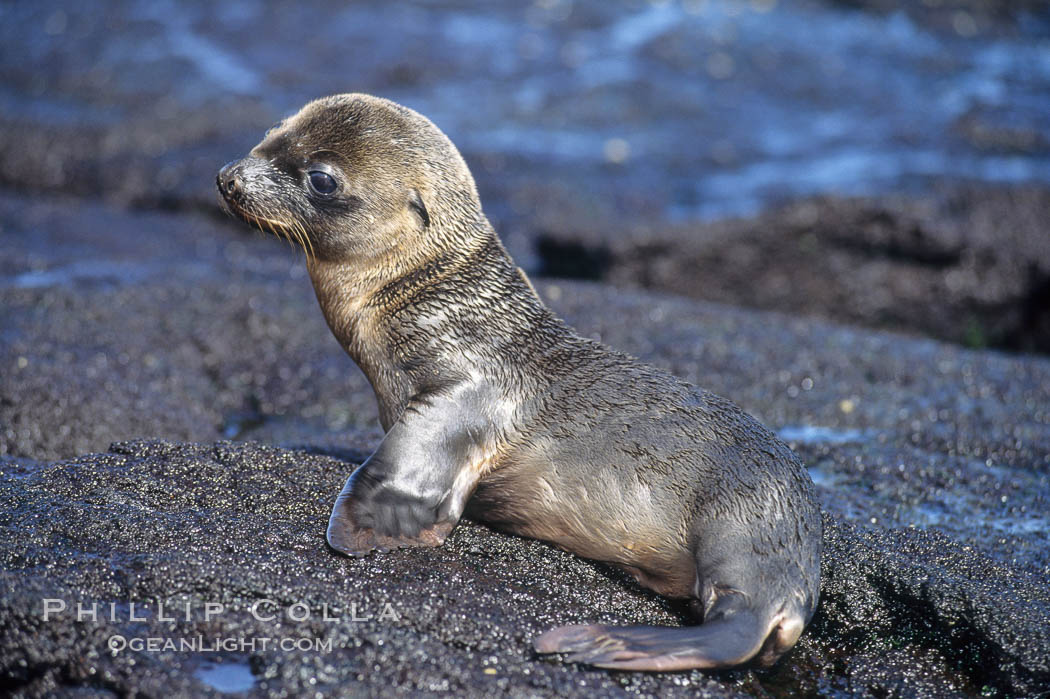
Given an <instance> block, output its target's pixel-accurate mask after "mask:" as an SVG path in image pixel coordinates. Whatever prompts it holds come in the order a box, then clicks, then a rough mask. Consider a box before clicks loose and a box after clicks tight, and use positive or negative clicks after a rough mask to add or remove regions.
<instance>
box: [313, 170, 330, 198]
mask: <svg viewBox="0 0 1050 699" xmlns="http://www.w3.org/2000/svg"><path fill="white" fill-rule="evenodd" d="M307 174H309V176H310V187H312V188H313V190H314V191H315V192H317V193H318V194H331V193H332V192H334V191H335V188H336V184H335V178H333V177H332V176H331V175H329V174H328V173H327V172H321V171H320V170H311V171H310V172H309V173H307Z"/></svg>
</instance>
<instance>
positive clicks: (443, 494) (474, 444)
mask: <svg viewBox="0 0 1050 699" xmlns="http://www.w3.org/2000/svg"><path fill="white" fill-rule="evenodd" d="M480 393H481V390H480V389H479V388H478V387H476V386H466V385H461V386H455V387H450V388H444V389H442V390H440V391H438V392H432V393H429V394H426V395H420V396H417V397H416V398H415V399H413V400H412V401H411V402H410V403H409V405H408V406H407V407H406V408H405V410H404V412H403V413H402V415H401V417H400V418H398V420H397V422H395V423H394V424H393V425H392V426H391V428H390V430H389V431H388V432H387V434H386V437H384V438H383V442H382V444H380V445H379V448H378V449H376V450H375V453H373V454H372V455H371V456H370V457H369V458H368V460H367V461H365V462H364V463H363V464H362V465H361V466H360V467H359V468H358V469H357V470H356V471H354V472H353V474H351V476H350V478H349V479H348V480H347V482H346V485H345V486H343V490H342V492H340V493H339V497H338V498H337V499H336V502H335V506H334V507H333V508H332V515H331V517H330V518H329V520H328V537H327V538H328V543H329V545H330V546H331V547H332V548H334V549H335V550H337V551H339V552H341V553H345V554H349V555H351V556H363V555H365V554H367V553H368V552H370V551H373V550H377V549H378V550H380V551H386V550H389V549H395V548H400V547H406V546H440V545H441V544H442V543H443V542H444V541H445V537H447V536H448V534H449V533H450V532H451V531H452V528H453V527H455V526H456V523H457V522H458V521H459V517H460V515H461V514H462V513H463V507H464V506H465V504H466V501H467V499H468V498H469V497H470V494H471V493H472V492H473V490H474V487H475V485H477V482H478V479H479V478H480V476H481V473H482V470H483V468H484V467H485V465H486V462H487V461H488V460H489V459H490V457H491V447H490V444H489V442H490V440H489V437H488V435H489V434H490V433H491V429H489V428H488V427H487V425H485V424H484V423H483V422H482V420H481V418H480V417H479V416H480V415H482V414H483V411H481V410H478V409H477V408H479V404H478V400H479V397H480V395H479V394H480Z"/></svg>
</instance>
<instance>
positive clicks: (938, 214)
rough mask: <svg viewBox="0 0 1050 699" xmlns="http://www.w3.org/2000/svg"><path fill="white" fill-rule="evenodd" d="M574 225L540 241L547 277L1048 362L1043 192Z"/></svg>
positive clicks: (1048, 207)
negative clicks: (681, 221)
mask: <svg viewBox="0 0 1050 699" xmlns="http://www.w3.org/2000/svg"><path fill="white" fill-rule="evenodd" d="M573 221H574V219H572V218H565V217H561V218H558V217H551V220H550V225H549V226H547V227H546V228H545V231H546V232H545V233H544V234H543V235H542V236H541V237H540V240H539V246H538V251H539V254H540V257H541V258H542V265H543V268H544V269H545V270H547V271H548V272H549V273H551V274H556V275H560V276H572V277H577V278H585V279H604V280H606V281H609V282H612V283H614V284H617V285H623V286H640V287H644V288H649V289H661V290H666V291H672V292H674V293H678V294H684V295H687V296H692V297H694V298H700V299H705V300H711V301H721V302H724V303H731V304H734V305H744V306H750V307H752V308H763V309H772V310H780V311H786V312H790V313H805V314H809V315H814V316H818V317H823V318H829V319H835V320H839V321H846V322H850V323H856V324H860V325H866V326H869V327H876V328H885V329H891V330H903V331H906V332H910V333H914V334H920V335H929V336H933V337H936V338H939V339H942V340H948V341H950V342H957V343H960V344H964V345H968V346H972V347H987V346H991V347H999V348H1004V349H1010V350H1020V351H1035V352H1041V353H1050V234H1048V229H1047V223H1046V222H1047V221H1050V190H1047V189H1045V188H1036V187H1028V188H1007V189H994V188H983V189H976V188H965V189H952V190H950V191H947V192H942V193H941V194H940V195H938V196H936V197H930V198H926V199H914V198H905V197H887V198H882V199H835V198H819V199H813V200H809V201H804V202H799V203H796V204H792V205H790V206H786V207H783V208H780V209H777V210H774V211H771V212H769V213H766V214H763V215H762V216H759V217H756V218H751V219H741V220H734V221H723V222H718V223H711V224H703V225H690V226H680V227H677V228H675V227H666V226H661V227H658V228H654V227H653V226H652V225H651V224H650V225H639V226H637V227H635V228H624V227H622V225H620V224H615V223H610V224H609V225H608V226H596V225H594V223H593V222H589V223H587V224H583V225H582V226H580V227H573V223H572V222H573Z"/></svg>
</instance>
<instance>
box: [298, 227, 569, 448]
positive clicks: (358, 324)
mask: <svg viewBox="0 0 1050 699" xmlns="http://www.w3.org/2000/svg"><path fill="white" fill-rule="evenodd" d="M406 259H411V258H410V257H409V255H408V254H407V253H406V252H405V251H399V256H398V260H397V261H398V263H399V264H398V266H397V267H394V266H393V265H383V264H375V263H374V262H373V263H370V264H367V265H363V266H362V265H358V264H354V263H352V262H326V261H324V260H312V261H310V262H309V263H308V268H309V271H310V278H311V280H312V281H313V284H314V290H315V291H316V293H317V299H318V302H319V303H320V305H321V310H322V312H323V313H324V316H325V319H326V320H327V322H328V327H329V328H330V329H331V330H332V333H333V334H334V335H335V337H336V338H337V339H338V340H339V343H340V344H341V345H342V347H343V348H344V349H345V350H346V352H347V353H348V354H349V355H350V357H351V358H352V359H353V360H354V361H355V362H356V363H357V365H358V366H359V367H360V368H361V370H362V371H363V372H364V373H365V375H366V376H367V377H368V380H369V381H370V382H371V384H372V388H373V389H374V390H375V393H376V399H377V400H378V402H379V411H380V420H381V422H382V423H383V426H384V428H388V427H389V425H390V424H392V423H393V421H394V420H396V419H397V417H398V416H399V415H400V414H401V412H402V411H403V409H404V407H405V405H406V404H407V403H408V401H409V400H410V399H411V398H412V397H413V396H416V395H419V394H420V393H424V392H426V391H428V390H432V389H433V387H434V386H435V385H438V386H440V385H442V384H445V383H450V382H456V381H461V380H469V377H470V376H472V375H476V374H477V372H478V371H479V367H478V363H479V357H478V356H477V355H476V353H475V349H476V348H478V347H481V346H485V347H490V346H493V345H495V346H501V345H506V346H512V345H513V344H514V340H513V338H512V336H514V335H523V336H524V335H534V334H535V333H534V332H533V330H531V329H530V328H529V325H530V324H540V323H543V322H544V321H545V319H548V318H550V317H551V316H550V314H549V313H548V312H547V311H546V309H545V308H544V307H543V305H542V303H541V302H540V300H539V298H538V297H536V295H535V293H534V292H533V290H532V289H531V286H530V285H529V284H528V282H527V281H526V280H525V279H524V278H523V277H522V276H521V273H520V272H519V270H518V269H517V267H516V266H515V265H514V263H513V261H512V260H511V259H510V256H509V255H508V254H507V252H506V250H505V249H504V248H503V245H502V244H501V243H500V241H499V238H498V237H497V236H496V234H495V231H493V230H492V228H491V226H488V225H486V226H485V227H484V229H483V230H482V231H480V232H479V234H478V235H477V236H476V237H474V238H472V239H471V240H470V241H469V243H466V244H462V245H456V246H455V247H454V248H453V249H445V250H441V251H438V252H436V253H434V254H431V255H417V256H415V259H413V260H412V264H410V265H405V264H404V262H405V260H406ZM465 320H466V322H467V323H469V324H470V326H471V327H472V335H471V337H469V338H468V337H464V336H463V327H464V321H465ZM486 358H487V357H486Z"/></svg>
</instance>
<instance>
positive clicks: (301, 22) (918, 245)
mask: <svg viewBox="0 0 1050 699" xmlns="http://www.w3.org/2000/svg"><path fill="white" fill-rule="evenodd" d="M0 71H2V76H3V82H2V87H0V187H2V188H3V193H2V200H3V209H4V217H3V221H2V223H0V225H2V226H3V229H4V232H11V231H13V230H14V231H17V230H23V231H24V230H26V229H30V228H32V226H33V225H38V224H34V223H33V219H32V217H31V216H30V217H28V218H27V216H26V215H24V214H25V210H24V204H25V201H26V200H25V197H39V196H43V197H62V198H74V199H75V200H76V201H88V202H98V203H102V204H103V205H104V206H105V207H108V208H105V209H103V210H100V211H93V212H84V213H83V214H81V215H78V216H77V225H75V226H74V225H71V226H70V230H67V231H65V232H64V233H63V232H62V231H56V230H54V229H55V228H56V227H55V226H50V227H49V228H50V230H49V231H48V232H47V234H46V235H40V236H32V235H30V236H26V237H25V241H26V243H25V244H28V245H30V246H31V247H30V249H28V250H27V249H25V247H24V244H22V243H20V246H21V247H22V249H20V250H19V251H18V252H17V253H15V252H13V251H11V250H8V252H7V253H6V255H5V256H4V258H3V259H2V260H0V264H2V265H3V266H5V267H7V269H6V270H0V271H4V272H5V273H6V274H8V275H9V276H10V275H27V274H28V276H21V277H19V279H21V281H20V282H19V283H22V284H29V285H32V284H38V283H45V282H49V280H50V281H54V279H56V278H61V277H62V276H63V275H80V276H85V275H86V276H92V275H96V276H98V275H103V276H104V275H106V274H118V275H123V276H126V275H133V274H147V273H149V274H152V273H154V272H155V271H156V270H154V271H145V270H146V267H144V266H143V265H145V264H146V263H147V259H146V258H148V257H150V256H151V255H153V256H155V255H156V253H157V251H158V250H159V251H163V255H164V257H165V258H166V259H167V261H168V262H169V263H171V264H174V263H175V262H176V261H177V260H178V259H179V258H184V257H186V255H188V254H194V255H199V254H207V249H206V246H205V248H200V247H199V246H198V247H197V248H195V249H194V250H192V251H187V250H184V249H183V246H180V244H179V240H178V238H175V239H172V238H171V236H170V235H168V234H165V235H163V236H161V235H158V234H157V232H156V231H155V230H143V229H142V227H141V226H140V225H137V224H136V225H124V224H121V223H120V221H115V220H106V219H105V216H106V215H107V213H106V212H107V211H110V210H111V209H113V208H116V209H119V210H134V211H151V210H152V211H158V210H159V211H166V212H197V213H201V214H203V215H205V216H208V217H211V216H219V212H218V209H217V207H216V205H215V195H214V191H213V190H214V185H213V182H214V175H215V172H216V170H217V169H218V168H219V167H220V166H221V165H222V164H223V163H225V162H227V161H229V160H232V159H234V158H237V157H240V156H242V155H243V154H244V153H245V152H246V151H247V150H248V149H249V148H250V147H251V146H252V145H254V144H255V143H256V142H257V141H258V140H259V139H260V138H261V136H262V134H263V132H264V130H265V129H266V128H268V127H269V126H271V125H272V124H273V123H274V122H276V121H277V120H278V119H280V118H281V117H283V116H285V115H287V114H290V113H292V112H294V111H296V110H297V109H298V107H300V106H301V105H302V104H303V103H304V102H306V101H308V100H310V99H312V98H315V97H318V96H321V95H325V94H330V93H336V92H345V91H363V92H370V93H374V94H378V95H381V96H385V97H388V98H391V99H393V100H395V101H398V102H401V103H404V104H406V105H408V106H410V107H412V108H415V109H417V110H419V111H421V112H422V113H424V114H425V115H427V116H429V117H430V118H431V119H432V120H433V121H434V122H435V123H437V125H438V126H439V127H441V128H442V129H443V130H444V131H445V132H446V133H448V135H449V136H450V137H451V138H452V140H453V141H454V142H455V143H456V144H457V145H458V146H459V148H460V149H461V151H462V152H463V154H464V156H465V157H466V159H467V161H468V163H469V164H470V166H471V168H472V170H473V172H474V175H475V178H476V180H477V182H478V185H479V188H480V190H481V194H482V200H483V202H484V205H485V209H486V211H487V213H488V214H489V217H490V218H491V219H492V220H493V223H494V224H495V225H496V227H497V229H498V230H499V231H500V232H501V234H502V236H503V237H504V239H505V241H506V242H507V244H508V246H509V247H510V249H511V252H512V253H513V254H514V255H515V257H516V258H517V259H518V261H519V264H521V265H522V266H523V267H525V268H526V269H527V270H529V271H530V273H532V274H534V275H552V276H564V277H580V278H587V279H603V280H606V281H608V282H611V283H613V284H617V285H622V286H641V287H649V288H654V289H660V290H666V291H670V292H673V293H677V294H683V295H686V296H692V297H696V298H702V299H708V300H715V301H722V302H727V303H731V304H736V305H742V306H748V307H755V308H768V309H776V310H783V311H788V312H791V313H795V314H807V315H816V316H821V317H826V318H831V319H835V320H841V321H845V322H849V323H854V324H860V325H865V326H871V327H879V328H888V329H894V330H901V331H904V332H908V333H913V334H920V335H928V336H933V337H937V338H940V339H945V340H948V341H951V342H955V343H961V344H964V345H968V346H973V347H996V348H1002V349H1007V350H1013V351H1026V352H1040V353H1046V352H1050V224H1048V223H1047V222H1048V221H1050V7H1048V5H1047V3H1046V2H1044V1H1043V0H680V1H678V0H674V1H672V0H666V1H656V0H653V1H649V2H643V1H634V2H599V1H598V0H535V1H534V2H483V3H478V2H465V1H464V2H457V1H455V0H436V1H434V2H418V3H399V2H381V1H377V2H354V3H339V2H311V1H305V2H304V1H301V0H297V1H295V2H266V3H263V2H247V1H243V0H224V1H223V2H198V3H192V2H154V1H152V0H150V1H146V0H142V1H138V2H136V1H120V0H114V1H100V2H92V3H60V2H33V3H4V4H2V5H0ZM62 206H63V207H65V208H66V209H67V210H71V209H70V207H73V206H75V204H73V203H70V202H68V201H67V202H66V203H64V204H62ZM176 228H178V226H176ZM225 228H226V229H228V231H229V235H231V236H245V238H246V239H250V240H253V241H254V242H253V244H258V245H270V244H273V245H275V244H276V243H274V242H272V241H266V242H263V241H262V240H261V239H257V238H249V237H248V236H250V233H249V232H248V231H247V230H245V228H244V227H243V226H240V225H238V224H236V223H234V222H233V221H229V222H228V225H226V226H225ZM200 237H201V238H202V239H203V238H205V236H200ZM188 239H189V238H188V237H187V240H188ZM201 244H202V245H205V243H204V242H202V243H201ZM78 246H79V247H78ZM135 246H139V247H138V248H136V247H135ZM136 250H138V252H136ZM74 251H75V252H74ZM117 264H120V265H122V266H120V267H119V268H115V267H114V265H117ZM107 270H108V271H107ZM40 275H43V276H40Z"/></svg>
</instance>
